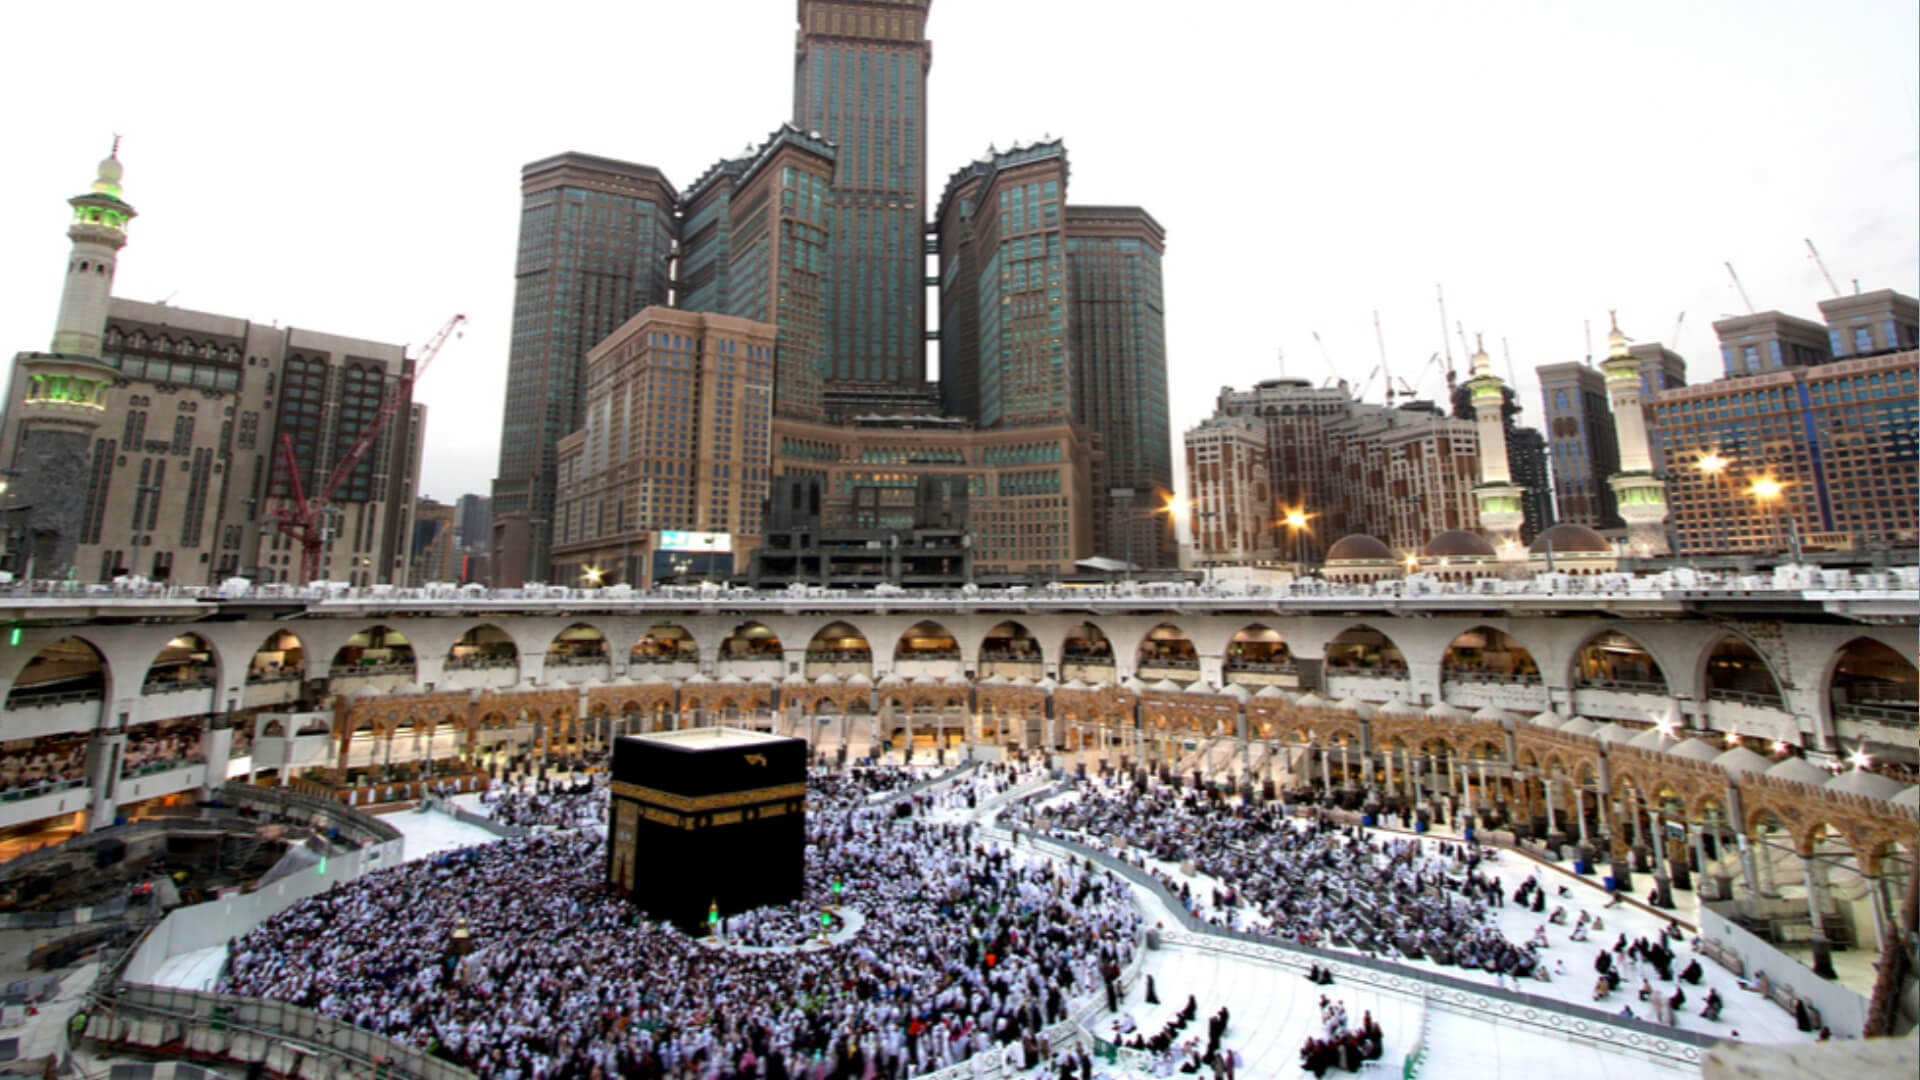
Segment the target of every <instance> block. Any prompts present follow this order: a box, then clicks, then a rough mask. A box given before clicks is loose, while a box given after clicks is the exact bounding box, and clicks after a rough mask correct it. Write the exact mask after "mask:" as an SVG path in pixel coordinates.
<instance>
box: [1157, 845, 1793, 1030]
mask: <svg viewBox="0 0 1920 1080" xmlns="http://www.w3.org/2000/svg"><path fill="white" fill-rule="evenodd" d="M1368 831H1369V833H1370V834H1371V835H1372V836H1373V837H1374V838H1375V839H1381V840H1408V839H1411V837H1409V836H1408V835H1406V834H1401V833H1390V832H1384V831H1382V830H1368ZM1424 842H1425V843H1428V844H1432V843H1435V842H1436V841H1435V840H1433V839H1428V840H1426V841H1424ZM1156 865H1158V866H1159V867H1160V868H1161V869H1163V870H1167V871H1169V872H1171V873H1173V874H1174V875H1175V878H1176V880H1186V881H1190V882H1191V883H1192V888H1193V899H1194V906H1195V908H1196V909H1197V910H1198V911H1199V912H1200V913H1201V914H1202V915H1203V916H1207V917H1211V916H1212V915H1213V914H1214V908H1213V903H1212V892H1213V889H1214V887H1215V886H1216V885H1217V884H1218V883H1217V882H1216V881H1214V880H1213V879H1210V878H1207V877H1205V876H1204V875H1202V876H1196V877H1193V878H1183V877H1182V876H1181V875H1179V874H1178V868H1177V867H1173V866H1171V865H1168V864H1164V863H1159V864H1156ZM1480 869H1481V871H1482V872H1486V873H1492V874H1495V875H1496V876H1498V877H1499V878H1500V880H1501V882H1502V883H1503V884H1504V886H1505V888H1506V891H1507V895H1508V896H1509V897H1511V896H1512V894H1513V890H1514V889H1515V888H1516V887H1518V886H1519V884H1520V883H1521V882H1522V881H1524V880H1526V879H1527V878H1528V877H1531V876H1536V875H1537V876H1538V877H1539V878H1540V882H1541V885H1542V887H1543V888H1544V889H1545V890H1546V894H1547V898H1546V903H1545V910H1544V911H1542V912H1540V913H1538V914H1535V913H1534V912H1533V911H1532V910H1530V909H1525V908H1521V907H1519V906H1517V905H1515V904H1513V903H1512V902H1511V900H1509V902H1508V904H1507V906H1506V907H1504V908H1500V909H1497V910H1496V918H1497V921H1498V924H1499V927H1500V930H1501V932H1502V933H1503V934H1505V935H1506V936H1507V938H1508V939H1509V940H1511V941H1515V942H1524V941H1527V940H1529V939H1530V938H1532V936H1533V934H1534V931H1535V929H1536V928H1540V927H1543V926H1544V927H1545V929H1546V934H1547V941H1548V947H1547V948H1546V949H1545V950H1544V952H1543V953H1542V955H1543V956H1544V957H1545V959H1546V962H1547V964H1548V965H1549V966H1550V967H1552V966H1555V965H1556V963H1563V964H1564V965H1565V968H1566V974H1565V975H1555V976H1553V978H1552V981H1550V982H1539V981H1537V980H1533V979H1529V980H1527V981H1525V982H1524V983H1523V984H1521V985H1520V987H1519V989H1520V990H1521V991H1522V992H1524V993H1528V994H1534V995H1538V996H1540V997H1547V998H1553V999H1555V1000H1558V1001H1564V1002H1569V1003H1572V1004H1577V1005H1585V1006H1588V1007H1590V1008H1597V1009H1605V1010H1606V1011H1608V1012H1619V1011H1620V1010H1621V1009H1623V1008H1630V1009H1632V1010H1633V1012H1634V1014H1635V1015H1636V1016H1638V1017H1640V1018H1641V1019H1651V1018H1652V1017H1653V1011H1652V1008H1651V1006H1650V1005H1649V1004H1648V1003H1644V1002H1642V1001H1641V1000H1640V997H1639V993H1638V991H1639V987H1640V982H1641V979H1642V978H1645V979H1647V980H1649V981H1650V982H1651V983H1652V985H1653V988H1654V990H1655V991H1656V992H1659V993H1663V994H1666V995H1669V996H1671V995H1672V994H1673V992H1674V990H1675V988H1676V987H1679V988H1681V989H1684V990H1685V992H1686V1004H1685V1005H1683V1006H1682V1007H1681V1009H1680V1011H1679V1013H1678V1014H1676V1016H1675V1017H1674V1021H1675V1026H1676V1027H1679V1028H1681V1029H1682V1030H1686V1031H1695V1032H1700V1033H1703V1034H1708V1035H1714V1036H1718V1037H1722V1038H1732V1037H1733V1035H1734V1033H1735V1032H1738V1033H1739V1038H1740V1039H1741V1040H1742V1041H1745V1042H1763V1043H1787V1042H1806V1041H1810V1040H1811V1039H1812V1036H1811V1035H1809V1034H1806V1033H1802V1032H1800V1031H1798V1030H1797V1029H1796V1028H1795V1027H1794V1023H1793V1017H1792V1016H1791V1015H1790V1014H1788V1013H1787V1012H1786V1011H1785V1010H1783V1009H1781V1008H1780V1007H1779V1006H1777V1005H1775V1004H1773V1003H1772V1002H1771V1001H1768V1000H1766V999H1764V998H1762V997H1761V996H1760V995H1759V994H1757V993H1752V992H1749V991H1745V990H1741V989H1740V988H1739V986H1738V985H1737V980H1736V978H1735V976H1734V975H1733V973H1732V972H1730V971H1728V970H1726V969H1725V968H1723V967H1721V966H1720V965H1718V964H1716V963H1714V962H1713V961H1711V960H1708V959H1705V958H1704V957H1702V958H1701V961H1700V967H1701V971H1702V978H1701V982H1700V985H1698V986H1685V985H1684V984H1681V983H1679V982H1677V981H1676V982H1661V981H1660V979H1659V978H1658V977H1657V976H1656V975H1655V974H1654V972H1653V969H1652V968H1651V967H1641V968H1639V969H1638V970H1637V971H1636V970H1635V968H1634V967H1633V966H1632V965H1631V964H1630V963H1629V965H1628V966H1627V967H1626V968H1625V969H1624V970H1622V973H1621V984H1620V988H1619V989H1618V990H1615V991H1614V992H1613V993H1612V994H1610V995H1608V997H1607V998H1606V999H1605V1000H1602V1001H1595V1000H1594V999H1593V985H1594V980H1595V977H1596V975H1597V972H1596V971H1595V969H1594V966H1593V965H1594V959H1595V957H1596V956H1597V955H1598V953H1599V951H1600V950H1601V949H1602V948H1611V947H1612V945H1613V944H1614V942H1615V941H1616V940H1617V939H1618V938H1619V936H1620V935H1621V934H1622V933H1624V934H1625V935H1626V937H1627V940H1628V941H1629V942H1632V941H1633V940H1634V939H1636V938H1641V937H1644V938H1646V939H1647V940H1648V941H1654V940H1656V939H1657V937H1658V935H1659V933H1660V930H1661V928H1662V927H1663V926H1665V925H1666V923H1667V920H1666V919H1665V918H1664V917H1662V916H1659V915H1654V914H1651V913H1649V912H1647V911H1644V910H1641V909H1640V908H1637V907H1634V906H1633V905H1630V904H1625V903H1623V904H1621V905H1619V906H1618V907H1614V908H1611V909H1609V908H1606V907H1605V905H1606V903H1607V901H1608V899H1609V897H1608V894H1607V893H1606V891H1605V890H1603V889H1601V888H1600V887H1599V886H1598V885H1597V884H1595V883H1592V882H1590V881H1588V880H1586V879H1579V878H1574V877H1573V876H1571V875H1567V874H1561V873H1559V872H1557V871H1555V870H1553V869H1551V868H1548V867H1543V866H1541V865H1540V864H1539V863H1536V862H1534V861H1533V860H1531V859H1529V858H1527V857H1526V856H1524V855H1521V854H1519V853H1517V852H1513V851H1506V852H1502V853H1501V854H1500V856H1499V859H1498V861H1496V862H1493V863H1482V864H1481V866H1480ZM1563 885H1564V886H1565V887H1566V888H1567V889H1568V891H1569V892H1570V893H1571V895H1570V896H1565V897H1562V896H1560V895H1559V889H1560V887H1561V886H1563ZM1557 906H1565V908H1566V909H1567V922H1566V925H1564V926H1555V925H1553V924H1551V923H1549V922H1548V921H1547V920H1548V917H1549V916H1550V915H1552V913H1553V909H1554V908H1555V907H1557ZM1582 910H1586V911H1589V912H1592V913H1593V914H1594V915H1597V916H1599V917H1600V918H1601V919H1602V920H1603V921H1604V923H1605V926H1606V928H1605V929H1604V930H1601V931H1594V932H1591V933H1590V934H1589V936H1588V939H1587V940H1586V941H1584V942H1576V941H1572V940H1571V936H1572V933H1573V926H1574V924H1575V923H1576V922H1578V921H1579V919H1580V912H1581V911H1582ZM1223 917H1224V916H1223ZM1169 925H1173V923H1172V922H1171V921H1169ZM1690 936H1691V935H1689V937H1690ZM1669 947H1670V948H1672V949H1673V951H1674V953H1675V954H1676V961H1675V963H1674V972H1675V974H1676V975H1677V974H1678V973H1679V971H1680V969H1682V968H1685V967H1686V966H1687V963H1688V962H1689V961H1690V960H1692V959H1693V958H1694V956H1695V954H1694V953H1693V951H1692V950H1691V948H1690V947H1689V946H1688V944H1687V941H1685V940H1682V941H1678V942H1672V943H1670V944H1669ZM1624 956H1625V954H1624V953H1622V954H1616V956H1615V957H1614V959H1615V960H1616V961H1619V960H1622V959H1623V958H1624ZM1402 962H1403V963H1405V964H1407V966H1409V967H1411V968H1413V969H1416V970H1419V971H1431V972H1439V973H1444V974H1447V975H1451V976H1453V977H1455V978H1463V979H1469V980H1473V981H1476V982H1484V983H1487V984H1488V985H1492V984H1493V983H1494V982H1495V979H1494V976H1492V975H1490V974H1488V973H1486V972H1484V971H1480V970H1477V969H1468V968H1461V967H1442V966H1441V965H1439V964H1436V963H1434V962H1433V961H1431V960H1414V961H1402ZM1507 985H1508V986H1509V988H1512V986H1513V983H1512V982H1511V981H1509V982H1508V984H1507ZM1710 987H1712V988H1716V989H1718V990H1719V991H1720V997H1721V998H1722V999H1723V1001H1724V1003H1725V1004H1724V1006H1723V1009H1722V1011H1721V1014H1720V1019H1719V1021H1717V1022H1715V1021H1710V1020H1706V1019H1704V1018H1702V1017H1701V1016H1700V1010H1701V1008H1702V1007H1703V1006H1704V1005H1705V1004H1706V1000H1707V990H1708V988H1710Z"/></svg>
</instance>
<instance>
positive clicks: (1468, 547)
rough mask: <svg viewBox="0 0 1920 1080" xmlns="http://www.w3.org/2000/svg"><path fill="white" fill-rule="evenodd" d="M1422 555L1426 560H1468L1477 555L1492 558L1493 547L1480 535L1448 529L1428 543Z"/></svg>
mask: <svg viewBox="0 0 1920 1080" xmlns="http://www.w3.org/2000/svg"><path fill="white" fill-rule="evenodd" d="M1420 555H1421V557H1422V558H1426V559H1445V558H1466V557H1470V556H1476V555H1478V556H1485V557H1488V558H1491V557H1492V556H1493V545H1492V544H1489V543H1487V538H1486V537H1484V536H1481V535H1480V534H1479V533H1472V532H1468V531H1467V530H1465V529H1448V530H1447V531H1446V532H1443V533H1441V534H1440V535H1439V536H1436V537H1434V538H1433V539H1431V540H1429V541H1427V546H1426V547H1425V548H1424V549H1423V550H1422V551H1421V552H1420Z"/></svg>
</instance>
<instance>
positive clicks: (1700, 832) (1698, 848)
mask: <svg viewBox="0 0 1920 1080" xmlns="http://www.w3.org/2000/svg"><path fill="white" fill-rule="evenodd" d="M1687 832H1688V834H1689V835H1691V836H1692V837H1693V861H1694V862H1697V863H1699V864H1700V880H1701V882H1702V884H1701V885H1700V886H1699V887H1698V888H1697V889H1696V890H1695V892H1696V893H1697V894H1698V895H1699V897H1700V899H1701V900H1702V901H1705V900H1707V899H1708V897H1707V888H1706V885H1705V884H1704V883H1705V882H1706V881H1708V880H1709V879H1711V878H1712V877H1713V875H1711V874H1709V873H1707V840H1706V835H1705V834H1706V830H1705V829H1702V828H1700V827H1699V826H1698V825H1692V824H1690V825H1688V826H1687ZM1713 899H1716V900H1717V899H1719V896H1718V895H1717V893H1716V895H1715V896H1714V897H1713Z"/></svg>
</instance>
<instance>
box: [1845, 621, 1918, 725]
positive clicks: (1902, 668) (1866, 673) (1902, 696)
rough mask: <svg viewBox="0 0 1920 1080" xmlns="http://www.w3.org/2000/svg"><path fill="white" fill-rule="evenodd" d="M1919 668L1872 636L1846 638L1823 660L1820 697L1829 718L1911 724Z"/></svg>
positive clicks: (1913, 715) (1914, 711)
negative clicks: (1823, 671) (1823, 668)
mask: <svg viewBox="0 0 1920 1080" xmlns="http://www.w3.org/2000/svg"><path fill="white" fill-rule="evenodd" d="M1917 679H1920V670H1917V669H1916V668H1915V667H1914V664H1913V661H1912V660H1911V659H1910V658H1908V657H1906V656H1902V655H1901V654H1900V653H1899V652H1897V651H1896V650H1894V649H1893V648H1891V647H1890V646H1888V645H1887V644H1886V643H1885V642H1882V641H1879V640H1878V639H1876V638H1872V637H1867V636H1864V635H1863V636H1861V637H1856V638H1853V639H1851V640H1850V641H1848V642H1847V643H1846V644H1844V645H1842V646H1840V648H1838V649H1836V650H1834V653H1833V655H1832V656H1831V657H1829V658H1828V660H1827V670H1826V671H1825V673H1824V674H1823V675H1822V677H1821V680H1820V687H1821V690H1822V693H1821V698H1822V699H1823V703H1824V707H1825V708H1826V710H1827V712H1828V716H1829V719H1831V720H1841V719H1882V720H1893V721H1894V722H1896V723H1900V722H1904V723H1905V724H1906V725H1907V726H1912V724H1913V723H1914V717H1915V713H1916V710H1915V702H1916V697H1915V694H1916V690H1917V689H1920V683H1917V681H1916V680H1917Z"/></svg>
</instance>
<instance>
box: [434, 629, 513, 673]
mask: <svg viewBox="0 0 1920 1080" xmlns="http://www.w3.org/2000/svg"><path fill="white" fill-rule="evenodd" d="M519 663H520V647H519V646H518V645H517V644H515V643H514V640H513V635H512V634H509V633H507V632H506V631H505V630H502V629H500V628H499V627H498V626H495V625H493V624H492V623H481V624H479V625H478V626H472V627H468V628H467V630H466V631H465V632H464V633H462V634H461V635H460V636H459V637H458V638H455V639H454V642H453V644H452V645H450V646H448V647H447V662H446V666H447V670H449V671H454V670H460V669H471V668H495V667H517V666H518V665H519Z"/></svg>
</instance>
